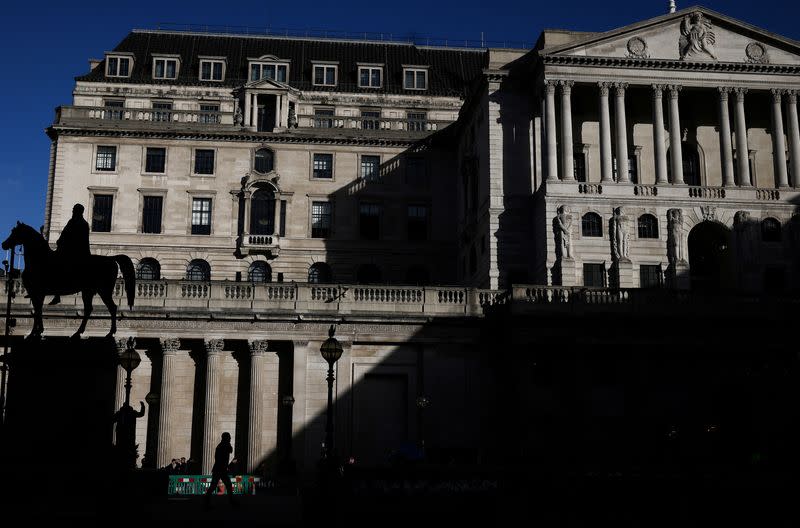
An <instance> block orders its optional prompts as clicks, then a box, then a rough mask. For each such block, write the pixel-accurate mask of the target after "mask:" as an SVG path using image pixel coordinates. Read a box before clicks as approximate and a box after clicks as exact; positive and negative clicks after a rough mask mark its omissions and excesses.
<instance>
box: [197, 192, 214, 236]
mask: <svg viewBox="0 0 800 528" xmlns="http://www.w3.org/2000/svg"><path fill="white" fill-rule="evenodd" d="M192 234H193V235H210V234H211V198H194V199H193V200H192Z"/></svg>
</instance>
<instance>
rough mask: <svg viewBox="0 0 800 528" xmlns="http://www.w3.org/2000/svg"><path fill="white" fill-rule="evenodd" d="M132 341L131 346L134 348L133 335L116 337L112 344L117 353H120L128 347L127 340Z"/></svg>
mask: <svg viewBox="0 0 800 528" xmlns="http://www.w3.org/2000/svg"><path fill="white" fill-rule="evenodd" d="M129 341H132V344H131V347H132V348H136V339H134V338H133V337H117V338H115V339H114V344H115V345H116V346H117V354H122V353H123V352H125V351H126V350H127V349H128V342H129Z"/></svg>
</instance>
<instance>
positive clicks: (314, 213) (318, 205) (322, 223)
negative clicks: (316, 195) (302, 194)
mask: <svg viewBox="0 0 800 528" xmlns="http://www.w3.org/2000/svg"><path fill="white" fill-rule="evenodd" d="M329 236H331V204H330V202H312V203H311V238H328V237H329Z"/></svg>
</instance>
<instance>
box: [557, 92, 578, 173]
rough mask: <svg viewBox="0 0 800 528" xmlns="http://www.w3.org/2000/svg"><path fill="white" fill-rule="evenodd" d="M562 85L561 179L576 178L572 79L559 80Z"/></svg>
mask: <svg viewBox="0 0 800 528" xmlns="http://www.w3.org/2000/svg"><path fill="white" fill-rule="evenodd" d="M558 84H559V85H560V86H561V179H562V180H567V181H574V180H575V172H574V171H575V168H574V160H573V159H572V102H571V95H572V85H573V84H574V83H573V82H572V81H559V82H558Z"/></svg>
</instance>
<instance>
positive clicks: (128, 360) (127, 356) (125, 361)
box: [119, 337, 142, 407]
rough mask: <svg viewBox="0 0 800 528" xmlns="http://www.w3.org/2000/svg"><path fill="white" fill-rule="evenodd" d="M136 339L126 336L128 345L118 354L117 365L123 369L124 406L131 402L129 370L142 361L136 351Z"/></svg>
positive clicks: (131, 370) (132, 369)
mask: <svg viewBox="0 0 800 528" xmlns="http://www.w3.org/2000/svg"><path fill="white" fill-rule="evenodd" d="M134 346H136V341H135V340H134V339H133V338H132V337H129V338H128V347H127V348H126V349H125V352H123V353H122V354H120V355H119V366H120V367H122V368H123V370H125V406H126V407H127V406H128V405H130V403H131V372H133V371H134V369H136V367H138V366H139V363H141V362H142V358H141V357H139V353H138V352H137V351H136V349H135V348H133V347H134Z"/></svg>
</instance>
